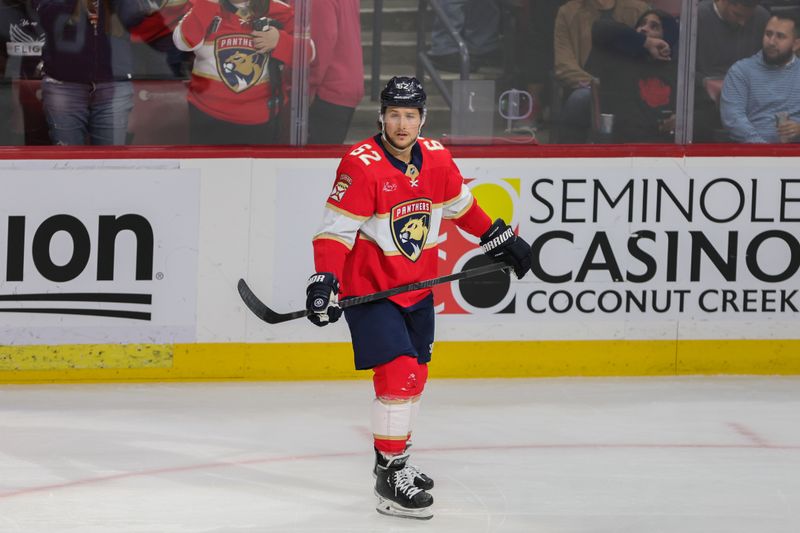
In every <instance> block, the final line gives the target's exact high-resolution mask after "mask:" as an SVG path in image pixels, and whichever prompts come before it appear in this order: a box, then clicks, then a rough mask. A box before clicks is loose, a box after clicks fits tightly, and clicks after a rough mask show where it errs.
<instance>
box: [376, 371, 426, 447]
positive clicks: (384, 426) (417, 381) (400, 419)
mask: <svg viewBox="0 0 800 533" xmlns="http://www.w3.org/2000/svg"><path fill="white" fill-rule="evenodd" d="M421 366H425V365H420V364H419V363H417V358H416V357H411V356H405V355H401V356H399V357H397V358H395V359H393V360H392V361H390V362H388V363H386V364H383V365H380V366H377V367H375V368H374V376H373V384H374V386H375V400H374V401H373V402H372V434H373V437H374V439H375V448H376V449H377V450H379V451H381V452H384V453H386V454H389V455H396V454H400V453H403V451H404V450H405V449H406V441H407V440H408V436H409V433H410V431H411V417H412V411H413V410H414V408H413V404H414V403H415V402H416V403H417V404H418V403H419V402H418V400H419V395H420V394H421V393H422V389H423V387H424V385H425V379H426V378H427V368H425V369H424V370H422V371H421V370H420V369H421Z"/></svg>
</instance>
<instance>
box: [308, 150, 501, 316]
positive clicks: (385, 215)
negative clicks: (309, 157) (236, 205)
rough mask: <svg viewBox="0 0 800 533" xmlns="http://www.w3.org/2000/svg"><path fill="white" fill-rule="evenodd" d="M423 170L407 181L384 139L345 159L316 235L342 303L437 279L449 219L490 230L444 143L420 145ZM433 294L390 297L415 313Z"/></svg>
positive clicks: (320, 259) (317, 258)
mask: <svg viewBox="0 0 800 533" xmlns="http://www.w3.org/2000/svg"><path fill="white" fill-rule="evenodd" d="M418 145H419V147H420V149H421V153H422V164H421V167H422V168H420V169H419V171H418V172H413V170H412V172H406V174H404V173H403V172H402V171H400V170H399V169H398V168H397V167H396V166H394V165H393V164H392V163H391V161H390V160H389V158H390V157H391V156H390V155H388V154H387V153H386V152H385V151H384V150H383V148H382V146H381V144H380V140H379V138H378V137H376V138H369V139H366V140H364V141H362V142H360V143H358V144H356V145H354V146H353V147H352V148H351V149H350V151H349V153H348V154H347V155H346V156H344V158H342V161H341V163H340V164H339V168H338V170H337V173H336V181H335V183H334V185H333V190H332V191H331V193H330V196H329V197H328V200H327V203H326V205H325V207H326V209H325V214H324V217H323V222H322V227H321V228H320V230H319V231H318V232H317V234H316V235H315V236H314V240H313V245H314V263H315V268H316V269H317V271H318V272H332V273H333V274H335V275H336V277H337V278H338V279H339V280H340V283H341V291H342V292H341V296H361V295H363V294H369V293H371V292H377V291H381V290H385V289H390V288H392V287H396V286H398V285H404V284H407V283H414V282H417V281H422V280H425V279H429V278H433V277H436V275H437V262H438V256H437V249H436V248H437V245H438V243H439V240H438V239H439V228H440V225H441V221H442V219H443V218H449V219H454V222H455V223H456V224H457V225H458V226H460V227H461V228H463V229H464V230H465V231H467V232H469V233H471V234H472V235H476V236H479V235H481V234H483V233H485V232H486V230H488V229H489V226H491V219H490V218H489V216H488V215H487V214H486V213H485V212H484V211H483V210H482V209H481V208H480V207H479V206H478V204H477V203H476V202H475V199H474V197H473V196H472V192H471V191H470V189H469V188H468V187H467V186H466V185H465V184H464V179H463V178H462V176H461V173H460V172H459V170H458V168H457V167H456V165H455V163H454V162H453V159H452V157H451V155H450V152H449V151H448V150H447V149H446V148H445V147H444V146H442V144H441V143H439V142H437V141H434V140H430V139H425V138H420V139H419V140H418ZM429 293H430V289H423V290H419V291H413V292H407V293H403V294H399V295H397V296H393V297H391V300H392V301H394V302H395V303H397V304H399V305H401V306H403V307H409V306H411V305H413V304H415V303H417V302H418V301H420V300H422V299H423V298H424V297H425V296H427V295H428V294H429Z"/></svg>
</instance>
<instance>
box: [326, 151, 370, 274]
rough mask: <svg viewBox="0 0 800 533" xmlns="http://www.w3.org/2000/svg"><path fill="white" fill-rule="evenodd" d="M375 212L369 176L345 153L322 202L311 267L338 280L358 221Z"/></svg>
mask: <svg viewBox="0 0 800 533" xmlns="http://www.w3.org/2000/svg"><path fill="white" fill-rule="evenodd" d="M374 213H375V190H374V187H373V179H372V176H371V175H370V174H368V173H367V172H366V171H365V170H364V167H363V164H362V163H361V162H360V161H359V160H358V159H357V158H355V157H352V156H345V158H344V159H343V160H342V162H341V163H340V164H339V168H338V169H337V172H336V180H335V181H334V184H333V188H332V190H331V194H330V195H329V196H328V200H327V202H326V204H325V213H324V216H323V221H322V225H321V227H320V229H319V231H318V232H317V233H316V235H315V236H314V241H313V246H314V267H315V268H316V270H317V272H331V273H333V274H334V275H335V276H336V277H337V278H338V279H339V280H340V281H341V279H342V275H343V273H344V264H345V260H346V259H347V255H348V254H349V253H350V250H352V248H353V246H354V245H355V241H356V239H357V236H358V230H359V228H360V227H361V225H362V224H363V223H364V222H365V221H366V220H367V219H368V218H369V217H371V216H372V215H373V214H374Z"/></svg>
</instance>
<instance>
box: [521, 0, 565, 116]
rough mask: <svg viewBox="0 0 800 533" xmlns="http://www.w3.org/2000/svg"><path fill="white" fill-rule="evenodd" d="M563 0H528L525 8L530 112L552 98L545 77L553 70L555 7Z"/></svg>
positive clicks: (537, 111)
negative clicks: (531, 99)
mask: <svg viewBox="0 0 800 533" xmlns="http://www.w3.org/2000/svg"><path fill="white" fill-rule="evenodd" d="M562 5H564V0H531V2H530V8H529V10H528V15H529V20H528V31H527V35H526V37H527V42H526V47H527V48H528V50H527V52H528V53H527V54H526V56H527V61H526V65H525V70H526V74H527V77H526V81H527V83H528V91H529V92H530V93H531V94H532V95H533V98H534V115H535V118H537V119H538V118H539V114H540V113H541V111H542V110H543V109H544V107H545V106H546V105H548V104H549V103H550V101H551V99H552V95H551V94H550V92H549V85H548V83H547V82H548V80H549V79H550V76H551V75H552V72H553V33H554V30H555V23H556V15H557V14H558V9H559V8H560V7H561V6H562Z"/></svg>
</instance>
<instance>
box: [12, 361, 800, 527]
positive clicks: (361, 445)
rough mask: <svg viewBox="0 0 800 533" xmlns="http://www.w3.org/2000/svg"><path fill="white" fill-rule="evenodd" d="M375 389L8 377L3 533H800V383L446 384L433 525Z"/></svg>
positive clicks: (431, 405) (432, 412)
mask: <svg viewBox="0 0 800 533" xmlns="http://www.w3.org/2000/svg"><path fill="white" fill-rule="evenodd" d="M432 371H433V372H434V373H435V368H432ZM371 394H372V391H371V383H370V382H369V381H357V382H324V383H323V382H305V383H270V382H262V383H188V384H183V383H182V384H109V385H14V386H8V385H7V386H0V532H2V533H14V532H26V533H27V532H62V531H63V532H88V533H94V532H98V533H99V532H103V533H107V532H115V533H127V532H158V533H167V532H232V533H239V532H281V533H283V532H304V533H305V532H359V533H360V532H373V531H374V532H410V531H414V532H416V531H426V532H437V533H438V532H444V533H449V532H530V533H578V532H587V533H797V532H798V531H800V378H780V377H766V378H755V377H752V378H751V377H711V378H626V379H623V378H619V379H599V378H598V379H517V380H436V379H433V380H432V381H431V382H430V383H429V387H428V389H427V390H426V393H425V396H424V400H423V405H422V413H421V418H420V420H419V424H418V428H417V431H415V445H414V447H413V448H412V460H413V462H414V463H415V464H417V465H419V466H421V467H422V469H423V470H424V471H426V472H427V473H428V474H429V475H431V476H432V477H433V478H434V479H435V481H436V487H435V488H434V489H433V491H432V493H433V495H434V498H435V503H434V515H435V516H434V517H433V519H432V520H430V521H428V522H422V521H414V520H403V519H398V518H391V517H385V516H382V515H379V514H377V513H376V512H375V510H374V497H373V495H372V485H373V479H372V476H371V472H370V470H371V467H372V448H371V440H370V439H371V438H370V431H369V428H368V420H369V418H368V416H369V405H370V400H371Z"/></svg>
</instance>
